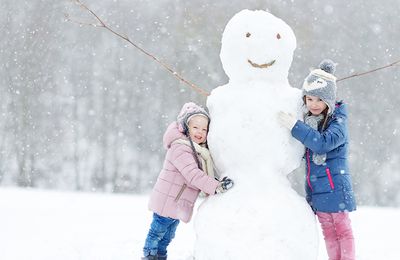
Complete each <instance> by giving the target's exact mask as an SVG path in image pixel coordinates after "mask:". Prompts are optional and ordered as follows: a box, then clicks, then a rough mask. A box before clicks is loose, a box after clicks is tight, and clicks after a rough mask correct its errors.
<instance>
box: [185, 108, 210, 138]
mask: <svg viewBox="0 0 400 260" xmlns="http://www.w3.org/2000/svg"><path fill="white" fill-rule="evenodd" d="M188 126H189V135H190V138H191V139H192V141H193V142H195V143H197V144H202V143H205V142H206V140H207V133H208V119H207V118H206V117H205V116H202V115H195V116H193V117H192V118H191V119H190V120H189V125H188Z"/></svg>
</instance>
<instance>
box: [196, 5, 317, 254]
mask: <svg viewBox="0 0 400 260" xmlns="http://www.w3.org/2000/svg"><path fill="white" fill-rule="evenodd" d="M295 48H296V38H295V36H294V33H293V31H292V30H291V28H290V27H289V26H288V25H287V24H286V23H285V22H284V21H282V20H281V19H278V18H276V17H275V16H273V15H272V14H270V13H267V12H264V11H249V10H243V11H241V12H239V13H238V14H236V15H235V16H234V17H233V18H232V19H231V20H230V21H229V23H228V24H227V26H226V28H225V31H224V33H223V36H222V45H221V54H220V57H221V61H222V65H223V68H224V70H225V72H226V74H227V75H228V76H229V83H227V84H226V85H224V86H220V87H217V88H215V89H214V90H213V91H212V92H211V95H210V96H209V97H208V99H207V106H208V108H209V111H210V115H211V118H212V120H211V124H210V131H209V134H208V144H209V147H210V151H211V154H212V156H213V158H214V160H215V163H216V166H217V168H218V169H219V170H220V172H221V175H222V176H229V177H230V178H232V179H233V180H234V181H235V186H234V188H233V189H231V190H229V192H226V193H225V194H223V196H210V197H208V198H207V199H206V200H205V201H204V202H203V203H202V204H201V205H200V207H199V209H198V212H197V215H196V216H195V219H194V225H195V231H196V242H195V251H194V257H195V258H196V260H214V259H233V260H235V259H237V260H242V259H274V260H299V259H307V260H315V259H317V254H318V233H317V226H316V223H315V218H314V214H313V212H312V210H311V209H310V207H309V206H308V204H307V202H306V200H305V199H304V198H302V197H300V196H299V195H298V194H297V193H296V192H295V191H294V190H293V189H292V188H291V185H290V183H289V181H288V179H287V175H288V174H289V173H290V172H291V171H293V170H294V169H296V168H298V167H299V165H300V162H301V158H302V156H303V153H304V147H303V145H302V144H301V143H300V142H298V141H297V140H295V139H294V138H293V137H292V136H291V134H290V132H289V131H285V130H284V129H283V128H282V126H280V125H279V123H278V120H277V115H278V112H279V111H283V112H285V113H288V114H289V113H290V114H292V115H296V116H298V118H300V117H301V105H302V100H301V91H300V90H299V89H296V88H292V87H291V86H290V85H289V82H288V79H287V76H288V71H289V68H290V65H291V62H292V58H293V51H294V49H295ZM216 237H217V238H216Z"/></svg>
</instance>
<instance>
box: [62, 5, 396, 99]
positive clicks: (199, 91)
mask: <svg viewBox="0 0 400 260" xmlns="http://www.w3.org/2000/svg"><path fill="white" fill-rule="evenodd" d="M75 2H76V3H77V4H78V5H79V6H80V7H82V8H83V9H85V10H86V11H88V12H89V13H90V14H91V15H92V16H94V17H95V19H96V20H97V21H98V22H99V24H92V23H82V22H76V21H73V20H72V19H70V18H69V15H68V14H66V15H65V17H66V19H67V20H68V21H71V22H75V23H77V24H79V25H90V26H94V27H102V28H104V29H106V30H108V31H109V32H111V33H113V34H114V35H116V36H117V37H119V38H121V39H123V40H125V41H127V42H128V43H129V44H131V45H132V46H134V47H135V48H136V49H138V50H139V51H141V52H142V53H144V54H145V55H147V56H148V57H150V58H152V59H153V60H154V61H155V62H157V63H158V64H160V65H161V66H162V67H163V68H164V69H166V70H167V71H168V72H169V73H171V74H172V75H174V76H175V77H176V78H177V79H178V80H180V81H181V82H183V83H185V84H186V85H188V86H189V87H191V88H192V89H193V90H194V91H196V92H197V93H199V94H201V95H203V96H209V95H210V93H208V92H207V91H205V90H204V89H202V88H200V87H198V86H197V85H195V84H193V83H191V82H190V81H188V80H186V79H185V78H183V77H182V76H181V75H180V74H179V73H178V72H176V71H174V70H173V69H172V68H171V67H170V66H168V65H167V64H166V63H164V62H162V61H161V60H160V59H158V58H157V57H156V56H154V55H152V54H151V53H149V52H148V51H146V50H145V49H143V48H141V47H140V46H139V45H137V44H136V43H134V42H132V41H131V40H130V39H129V38H128V36H125V35H122V34H120V33H118V32H117V31H115V30H113V29H112V28H111V27H110V26H108V25H107V24H106V23H105V22H104V21H103V20H102V19H101V18H100V17H99V16H98V15H97V14H96V13H95V12H94V11H93V10H91V9H90V8H89V7H87V6H86V5H85V4H84V3H82V2H81V1H80V0H75ZM398 63H400V60H397V61H395V62H392V63H390V64H388V65H385V66H382V67H378V68H375V69H372V70H369V71H366V72H361V73H354V74H352V75H350V76H347V77H344V78H340V79H338V80H337V82H339V81H342V80H346V79H350V78H355V77H360V76H364V75H366V74H369V73H373V72H375V71H378V70H383V69H386V68H389V67H392V66H395V65H396V64H398Z"/></svg>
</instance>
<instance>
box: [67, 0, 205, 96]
mask: <svg viewBox="0 0 400 260" xmlns="http://www.w3.org/2000/svg"><path fill="white" fill-rule="evenodd" d="M75 2H76V3H77V4H78V5H79V6H81V7H82V8H84V9H85V10H87V11H88V12H89V13H90V14H92V15H93V16H94V17H95V19H96V20H97V21H98V22H99V23H100V24H88V23H86V24H85V23H81V22H76V23H79V24H81V25H91V26H94V27H101V28H104V29H106V30H108V31H109V32H111V33H113V34H114V35H115V36H117V37H119V38H121V39H123V40H125V41H126V42H128V43H129V44H131V45H132V46H133V47H135V48H136V49H138V50H139V51H140V52H142V53H144V54H145V55H146V56H148V57H150V58H151V59H153V60H154V61H155V62H157V63H158V64H160V65H161V66H162V67H163V68H164V69H166V70H167V71H168V72H170V73H171V74H172V75H174V76H175V77H176V78H177V79H178V80H180V81H181V82H183V83H185V84H186V85H188V86H189V87H191V88H192V89H193V90H194V91H196V92H197V93H199V94H200V95H202V96H205V97H207V96H209V95H210V93H209V92H207V91H205V90H204V89H202V88H200V87H199V86H197V85H195V84H194V83H192V82H190V81H188V80H186V79H185V78H184V77H182V76H181V75H180V74H179V73H178V72H176V71H174V70H173V69H172V68H171V67H170V66H169V65H167V64H166V63H164V62H162V61H161V60H160V59H159V58H157V57H156V56H154V55H153V54H151V53H150V52H148V51H146V50H145V49H143V48H142V47H140V46H139V45H137V44H136V43H134V42H132V41H131V40H130V39H129V38H128V36H125V35H122V34H121V33H118V32H117V31H115V30H114V29H112V28H111V27H110V26H108V25H107V24H106V23H105V22H104V21H103V20H102V19H101V18H100V17H99V16H98V15H97V14H96V13H95V12H94V11H93V10H91V9H90V8H89V7H88V6H87V5H85V4H84V3H82V2H81V1H80V0H75ZM65 17H66V19H67V20H68V21H71V22H75V21H73V20H71V19H70V18H69V15H67V14H66V15H65Z"/></svg>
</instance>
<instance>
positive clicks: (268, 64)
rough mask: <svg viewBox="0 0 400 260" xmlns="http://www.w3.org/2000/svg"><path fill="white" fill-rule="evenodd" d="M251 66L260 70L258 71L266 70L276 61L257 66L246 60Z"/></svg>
mask: <svg viewBox="0 0 400 260" xmlns="http://www.w3.org/2000/svg"><path fill="white" fill-rule="evenodd" d="M247 61H248V62H249V63H250V65H251V66H253V67H254V68H260V69H266V68H268V67H271V66H272V65H273V64H274V63H275V61H276V60H273V61H270V62H268V63H264V64H257V63H255V62H252V61H251V60H250V59H248V60H247Z"/></svg>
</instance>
